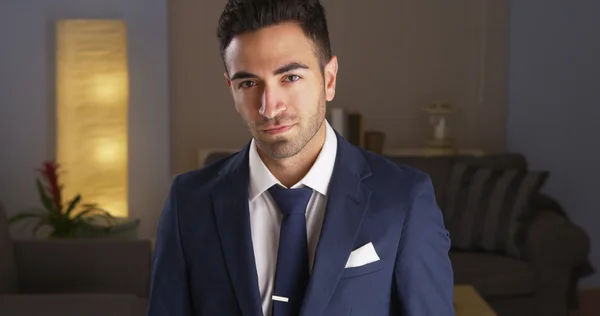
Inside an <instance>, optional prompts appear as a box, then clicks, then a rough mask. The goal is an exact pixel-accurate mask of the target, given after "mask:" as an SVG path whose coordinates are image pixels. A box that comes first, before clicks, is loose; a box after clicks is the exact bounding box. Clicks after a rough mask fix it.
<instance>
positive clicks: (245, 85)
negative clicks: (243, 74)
mask: <svg viewBox="0 0 600 316" xmlns="http://www.w3.org/2000/svg"><path fill="white" fill-rule="evenodd" d="M255 85H256V82H254V81H249V80H247V81H243V82H242V83H240V85H239V88H240V89H244V88H252V87H254V86H255Z"/></svg>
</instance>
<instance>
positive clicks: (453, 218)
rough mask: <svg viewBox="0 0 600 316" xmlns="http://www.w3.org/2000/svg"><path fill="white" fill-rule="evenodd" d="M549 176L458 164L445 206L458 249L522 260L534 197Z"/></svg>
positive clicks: (454, 243) (451, 232)
mask: <svg viewBox="0 0 600 316" xmlns="http://www.w3.org/2000/svg"><path fill="white" fill-rule="evenodd" d="M547 177H548V172H534V171H528V170H525V169H496V168H486V167H480V166H477V165H470V164H464V163H456V164H455V165H454V167H453V168H452V172H451V174H450V178H449V181H448V187H447V188H446V194H447V196H446V197H445V199H444V205H443V207H442V210H443V213H444V220H445V223H446V227H447V229H448V231H449V232H450V236H451V238H452V247H453V248H454V249H461V250H484V251H489V252H504V253H506V254H509V255H511V256H514V257H515V258H519V257H521V254H520V248H521V244H522V242H523V240H524V238H523V234H524V233H525V229H524V227H525V224H526V223H527V221H528V219H529V218H530V217H531V215H532V213H533V211H534V209H533V207H531V201H532V200H533V197H534V196H535V195H537V194H538V192H539V190H540V188H541V186H542V185H543V184H544V183H545V181H546V179H547Z"/></svg>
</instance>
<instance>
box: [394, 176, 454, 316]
mask: <svg viewBox="0 0 600 316" xmlns="http://www.w3.org/2000/svg"><path fill="white" fill-rule="evenodd" d="M411 199H412V200H411V202H410V204H409V207H408V210H407V213H406V217H405V219H404V223H403V227H402V234H401V237H400V243H399V245H398V253H397V257H396V267H395V271H394V273H395V277H394V284H395V287H394V292H395V294H396V296H397V297H395V299H396V302H394V303H395V304H394V305H395V306H396V308H395V312H394V313H393V314H394V315H402V316H454V315H455V312H454V307H453V296H454V273H453V270H452V265H451V263H450V258H449V256H448V251H449V250H450V237H449V234H448V231H447V230H446V228H445V226H444V220H443V216H442V213H441V211H440V209H439V207H438V205H437V202H436V199H435V194H434V190H433V186H432V184H431V180H430V178H429V176H427V175H426V174H424V173H419V176H418V177H417V181H416V183H415V185H414V188H413V190H412V197H411Z"/></svg>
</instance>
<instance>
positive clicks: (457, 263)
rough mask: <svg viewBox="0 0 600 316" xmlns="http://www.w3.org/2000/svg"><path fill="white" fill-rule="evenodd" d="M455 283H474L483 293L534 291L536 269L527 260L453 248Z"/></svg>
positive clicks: (505, 293) (501, 293)
mask: <svg viewBox="0 0 600 316" xmlns="http://www.w3.org/2000/svg"><path fill="white" fill-rule="evenodd" d="M450 261H451V262H452V268H453V269H454V283H455V284H470V285H473V287H475V288H476V289H477V291H479V292H480V293H481V295H483V296H510V295H524V294H531V293H534V291H535V270H534V269H533V267H531V266H530V265H529V264H528V263H527V262H526V261H521V260H518V259H513V258H510V257H505V256H501V255H496V254H486V253H464V252H457V251H450Z"/></svg>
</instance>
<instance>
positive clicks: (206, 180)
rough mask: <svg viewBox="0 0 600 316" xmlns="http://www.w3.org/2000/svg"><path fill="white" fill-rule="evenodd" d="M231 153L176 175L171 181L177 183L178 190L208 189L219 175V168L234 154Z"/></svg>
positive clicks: (225, 164)
mask: <svg viewBox="0 0 600 316" xmlns="http://www.w3.org/2000/svg"><path fill="white" fill-rule="evenodd" d="M236 154H237V153H233V154H231V155H228V156H226V157H223V158H220V159H219V160H217V161H214V162H212V163H210V164H208V165H206V166H204V167H202V168H198V169H195V170H190V171H187V172H184V173H181V174H179V175H177V176H176V177H175V179H174V181H173V183H174V184H175V183H176V184H177V188H178V190H186V189H193V190H194V191H197V190H202V189H208V188H210V186H211V185H212V184H213V183H214V182H215V181H216V180H217V179H219V177H220V176H221V175H220V174H221V170H222V169H223V168H224V167H225V166H227V163H228V162H229V161H230V160H231V159H232V158H233V157H234V156H235V155H236Z"/></svg>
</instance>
